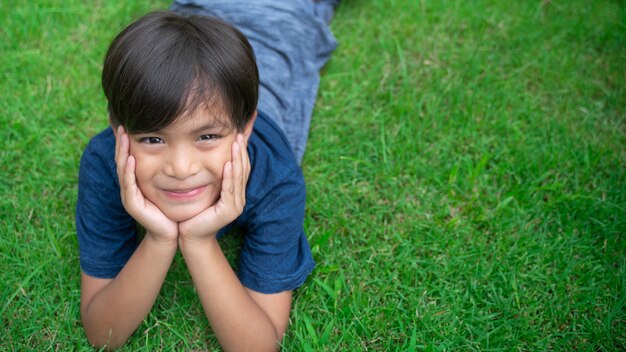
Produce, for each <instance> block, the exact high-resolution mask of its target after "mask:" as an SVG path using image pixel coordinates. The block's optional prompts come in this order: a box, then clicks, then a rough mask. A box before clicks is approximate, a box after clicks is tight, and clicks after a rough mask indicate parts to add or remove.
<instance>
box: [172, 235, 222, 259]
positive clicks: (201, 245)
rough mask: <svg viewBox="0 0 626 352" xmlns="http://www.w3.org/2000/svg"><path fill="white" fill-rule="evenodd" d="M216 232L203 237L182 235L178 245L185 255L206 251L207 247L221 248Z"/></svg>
mask: <svg viewBox="0 0 626 352" xmlns="http://www.w3.org/2000/svg"><path fill="white" fill-rule="evenodd" d="M215 235H216V234H212V235H211V236H203V237H186V236H184V235H180V236H179V237H178V247H179V248H180V251H181V253H182V254H183V255H186V254H188V253H189V254H193V253H195V252H201V253H205V252H206V250H207V249H209V250H210V249H211V248H215V247H218V248H219V243H218V242H217V237H216V236H215Z"/></svg>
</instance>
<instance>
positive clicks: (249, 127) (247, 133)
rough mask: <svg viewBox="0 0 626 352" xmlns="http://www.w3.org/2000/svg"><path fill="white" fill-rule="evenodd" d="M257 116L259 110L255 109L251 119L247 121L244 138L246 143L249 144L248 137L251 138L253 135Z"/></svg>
mask: <svg viewBox="0 0 626 352" xmlns="http://www.w3.org/2000/svg"><path fill="white" fill-rule="evenodd" d="M256 116H257V111H256V110H254V112H253V113H252V117H251V118H250V121H248V123H246V125H245V126H244V127H243V140H244V141H245V142H246V144H248V139H250V136H251V135H252V129H253V127H254V121H255V120H256Z"/></svg>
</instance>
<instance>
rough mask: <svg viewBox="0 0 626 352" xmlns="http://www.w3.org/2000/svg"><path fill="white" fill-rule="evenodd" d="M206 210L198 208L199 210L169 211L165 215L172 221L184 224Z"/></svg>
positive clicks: (164, 212)
mask: <svg viewBox="0 0 626 352" xmlns="http://www.w3.org/2000/svg"><path fill="white" fill-rule="evenodd" d="M205 209H206V208H198V209H193V208H192V209H189V208H188V209H184V208H183V209H168V210H165V211H163V214H164V215H165V216H166V217H167V218H168V219H170V220H172V221H175V222H183V221H186V220H189V219H191V218H193V217H194V216H196V215H198V214H200V213H201V212H202V211H203V210H205Z"/></svg>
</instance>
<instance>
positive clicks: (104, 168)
mask: <svg viewBox="0 0 626 352" xmlns="http://www.w3.org/2000/svg"><path fill="white" fill-rule="evenodd" d="M248 154H249V156H250V164H251V171H250V176H249V178H248V185H247V188H246V206H245V208H244V210H243V213H242V214H241V215H240V216H239V217H238V218H237V219H236V220H235V221H234V222H233V224H231V225H234V226H236V227H238V228H240V229H241V230H242V232H243V234H244V237H243V238H244V240H243V245H242V248H241V255H240V258H239V273H238V274H239V279H240V280H241V282H242V284H243V285H244V286H246V287H248V288H250V289H252V290H254V291H257V292H262V293H276V292H281V291H285V290H293V289H295V288H297V287H299V286H300V285H301V284H302V283H303V282H304V280H305V279H306V277H307V276H308V275H309V274H310V273H311V271H312V270H313V268H314V267H315V262H314V261H313V257H312V255H311V249H310V248H309V244H308V242H307V239H306V236H305V234H304V228H303V225H304V224H303V223H304V207H305V200H306V191H305V186H304V177H303V175H302V171H301V170H300V167H299V166H298V164H297V163H296V160H295V157H294V156H293V153H292V151H291V149H290V148H289V145H288V143H287V139H286V137H285V136H284V134H283V133H282V131H281V130H280V128H279V127H278V126H277V125H276V124H275V123H274V122H273V121H272V120H271V119H270V118H268V117H267V116H266V115H264V114H263V113H262V112H260V111H259V113H258V116H257V119H256V121H255V123H254V129H253V132H252V135H251V136H250V139H249V141H248ZM223 230H224V229H223ZM76 232H77V235H78V244H79V248H80V265H81V269H82V270H83V271H84V272H85V273H86V274H88V275H90V276H93V277H98V278H114V277H115V276H116V275H117V274H118V273H119V272H120V271H121V270H122V268H123V267H124V265H125V264H126V262H127V261H128V259H129V258H130V257H131V256H132V254H133V252H134V251H135V249H136V248H137V246H138V244H139V239H138V234H137V227H136V224H135V221H134V219H133V218H132V217H131V216H130V215H128V213H127V212H126V210H125V209H124V206H123V205H122V201H121V198H120V186H119V181H118V177H117V171H116V165H115V136H114V134H113V131H112V130H111V128H107V129H106V130H104V131H102V132H101V133H99V134H98V135H97V136H95V137H93V138H92V139H91V141H90V142H89V144H88V145H87V148H86V149H85V151H84V153H83V156H82V158H81V161H80V174H79V182H78V202H77V206H76ZM220 232H221V233H220V234H223V232H224V231H220Z"/></svg>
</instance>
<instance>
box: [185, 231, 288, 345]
mask: <svg viewBox="0 0 626 352" xmlns="http://www.w3.org/2000/svg"><path fill="white" fill-rule="evenodd" d="M180 248H181V252H182V254H183V256H184V258H185V261H186V263H187V266H188V268H189V272H190V274H191V277H192V279H193V282H194V285H195V287H196V291H197V292H198V296H199V298H200V301H201V303H202V306H203V308H204V312H205V314H206V316H207V318H208V319H209V322H210V323H211V327H212V328H213V331H214V332H215V335H216V336H217V339H218V340H219V342H220V344H221V346H222V348H223V349H224V350H225V351H253V350H254V351H259V350H261V351H262V350H267V351H275V350H277V349H278V341H280V339H281V337H280V336H278V333H277V330H276V328H275V327H274V325H273V324H272V321H271V320H270V318H269V317H268V316H267V315H266V314H265V312H264V311H263V310H262V309H261V308H260V307H259V306H258V305H257V304H256V303H255V302H254V300H253V299H252V298H251V297H250V295H249V294H248V292H247V291H246V289H245V288H244V287H243V285H242V284H241V282H240V281H239V279H238V278H237V276H236V275H235V273H234V271H233V270H232V268H231V267H230V264H229V263H228V261H227V260H226V258H225V257H224V254H223V252H222V250H221V248H220V246H219V243H218V242H217V240H216V239H215V238H211V239H210V240H204V241H198V242H187V243H185V241H184V240H183V239H181V241H180Z"/></svg>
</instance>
